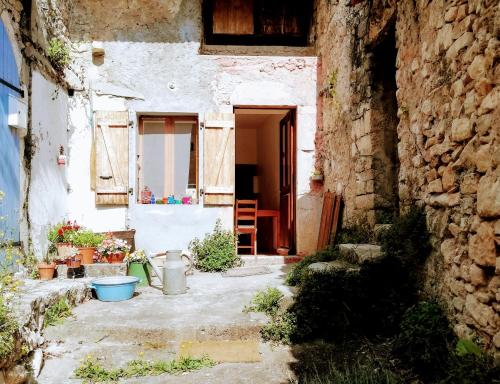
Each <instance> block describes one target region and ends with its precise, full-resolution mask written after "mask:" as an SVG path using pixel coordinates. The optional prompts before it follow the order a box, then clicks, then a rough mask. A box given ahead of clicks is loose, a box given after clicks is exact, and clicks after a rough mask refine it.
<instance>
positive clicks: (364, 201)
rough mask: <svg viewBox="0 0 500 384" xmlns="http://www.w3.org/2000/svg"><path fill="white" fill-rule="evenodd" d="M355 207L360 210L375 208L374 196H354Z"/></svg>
mask: <svg viewBox="0 0 500 384" xmlns="http://www.w3.org/2000/svg"><path fill="white" fill-rule="evenodd" d="M355 205H356V208H357V209H361V210H369V209H373V208H375V194H373V193H372V194H369V195H362V196H356V200H355Z"/></svg>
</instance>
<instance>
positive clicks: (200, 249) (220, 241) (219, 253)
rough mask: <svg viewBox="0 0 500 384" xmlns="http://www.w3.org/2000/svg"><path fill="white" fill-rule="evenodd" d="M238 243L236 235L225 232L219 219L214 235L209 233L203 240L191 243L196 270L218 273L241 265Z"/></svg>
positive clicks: (196, 239) (195, 240) (190, 248)
mask: <svg viewBox="0 0 500 384" xmlns="http://www.w3.org/2000/svg"><path fill="white" fill-rule="evenodd" d="M236 242H237V237H236V236H235V234H233V232H231V231H229V230H224V229H223V228H222V222H221V221H220V219H218V220H217V222H216V224H215V229H214V231H213V232H212V233H207V234H206V235H205V238H204V239H203V240H200V239H198V238H195V239H194V240H192V241H191V242H190V243H189V250H190V251H191V252H192V253H193V255H194V257H195V265H196V268H197V269H199V270H201V271H205V272H218V271H226V270H228V269H229V268H233V267H237V266H239V265H241V258H240V257H239V256H238V254H237V253H236Z"/></svg>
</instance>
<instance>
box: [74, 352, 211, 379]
mask: <svg viewBox="0 0 500 384" xmlns="http://www.w3.org/2000/svg"><path fill="white" fill-rule="evenodd" d="M214 365H215V362H214V361H213V360H211V359H210V358H208V357H207V356H204V357H202V358H201V359H195V358H191V357H181V358H179V359H177V360H171V361H148V360H142V359H141V360H132V361H129V362H128V363H127V364H126V365H125V367H123V368H112V369H106V368H104V367H103V366H102V365H101V364H100V363H99V362H98V361H97V360H96V359H95V358H94V357H92V356H90V355H89V356H87V357H86V358H85V359H84V360H83V362H82V364H81V365H80V366H79V367H78V368H77V369H76V370H75V376H76V378H78V379H83V382H84V383H105V382H117V381H118V380H119V379H121V378H124V379H125V378H132V377H144V376H158V375H162V374H164V373H170V374H179V373H183V372H190V371H195V370H199V369H202V368H210V367H213V366H214Z"/></svg>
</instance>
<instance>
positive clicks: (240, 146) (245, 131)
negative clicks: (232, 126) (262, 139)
mask: <svg viewBox="0 0 500 384" xmlns="http://www.w3.org/2000/svg"><path fill="white" fill-rule="evenodd" d="M236 127H237V128H236V129H237V131H236V164H257V126H253V127H249V126H244V127H240V125H239V124H238V118H237V120H236Z"/></svg>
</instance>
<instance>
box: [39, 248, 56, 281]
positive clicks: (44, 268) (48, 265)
mask: <svg viewBox="0 0 500 384" xmlns="http://www.w3.org/2000/svg"><path fill="white" fill-rule="evenodd" d="M53 260H54V255H53V253H52V252H51V251H48V252H47V253H46V254H45V257H44V258H43V260H42V261H41V262H39V263H38V265H37V267H38V275H39V276H40V280H52V279H53V278H54V271H55V269H56V263H54V261H53Z"/></svg>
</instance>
